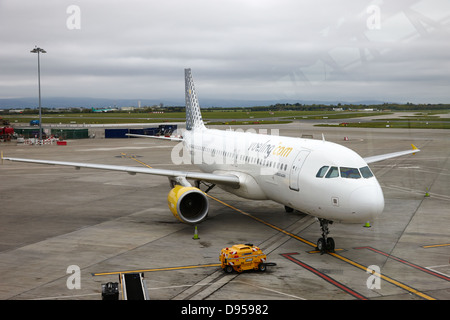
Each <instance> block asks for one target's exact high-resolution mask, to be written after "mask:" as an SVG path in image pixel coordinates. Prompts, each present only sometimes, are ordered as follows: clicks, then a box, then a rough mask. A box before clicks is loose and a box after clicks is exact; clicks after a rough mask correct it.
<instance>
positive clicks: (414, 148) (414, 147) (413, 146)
mask: <svg viewBox="0 0 450 320" xmlns="http://www.w3.org/2000/svg"><path fill="white" fill-rule="evenodd" d="M411 146H412V148H413V150H417V151H420V149H419V148H417V147H416V146H415V145H413V144H412V143H411ZM413 154H415V153H413Z"/></svg>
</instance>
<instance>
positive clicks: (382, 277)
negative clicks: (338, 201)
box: [113, 157, 450, 300]
mask: <svg viewBox="0 0 450 320" xmlns="http://www.w3.org/2000/svg"><path fill="white" fill-rule="evenodd" d="M128 158H130V159H132V160H135V161H137V162H139V163H141V164H142V165H144V166H146V167H149V166H148V165H147V164H145V163H144V162H142V161H139V160H137V159H136V158H131V157H128ZM206 195H207V196H208V197H209V198H211V199H213V200H215V201H217V202H219V203H221V204H223V205H224V206H227V207H229V208H231V209H233V210H235V211H237V212H239V213H241V214H243V215H245V216H247V217H249V218H252V219H254V220H256V221H258V222H261V223H262V224H265V225H266V226H268V227H271V228H273V229H275V230H277V231H279V232H281V233H284V234H286V235H288V236H289V237H292V238H294V239H297V240H299V241H300V242H303V243H305V244H307V245H309V246H312V247H314V248H315V247H316V245H315V244H314V243H312V242H311V241H308V240H306V239H303V238H301V237H299V236H297V235H295V234H293V233H290V232H288V231H286V230H283V229H281V228H279V227H277V226H275V225H273V224H271V223H268V222H266V221H264V220H262V219H260V218H257V217H255V216H253V215H251V214H249V213H247V212H244V211H242V210H240V209H238V208H236V207H234V206H232V205H230V204H228V203H226V202H223V201H221V200H219V199H217V198H215V197H213V196H211V195H209V194H206ZM447 245H450V244H447ZM442 246H443V245H442ZM424 248H425V247H424ZM328 254H329V255H331V256H333V257H335V258H337V259H340V260H342V261H344V262H346V263H348V264H350V265H352V266H354V267H356V268H359V269H362V270H364V271H365V272H367V269H368V268H367V267H366V266H364V265H362V264H359V263H357V262H354V261H352V260H350V259H347V258H345V257H343V256H341V255H339V254H336V253H332V252H328ZM205 266H220V264H217V265H205ZM198 267H199V266H190V267H175V268H164V269H149V270H146V271H163V270H177V269H189V268H198ZM135 272H139V271H135ZM140 272H144V271H140ZM118 273H124V272H115V273H113V274H118ZM372 274H373V275H375V276H378V277H380V278H381V279H383V280H385V281H387V282H389V283H391V284H394V285H396V286H398V287H400V288H402V289H404V290H406V291H409V292H411V293H414V294H415V295H418V296H419V297H422V298H424V299H427V300H436V299H435V298H433V297H431V296H429V295H427V294H425V293H423V292H420V291H418V290H416V289H414V288H412V287H409V286H407V285H405V284H403V283H401V282H399V281H396V280H394V279H392V278H390V277H388V276H385V275H383V274H380V273H377V272H375V271H373V270H372Z"/></svg>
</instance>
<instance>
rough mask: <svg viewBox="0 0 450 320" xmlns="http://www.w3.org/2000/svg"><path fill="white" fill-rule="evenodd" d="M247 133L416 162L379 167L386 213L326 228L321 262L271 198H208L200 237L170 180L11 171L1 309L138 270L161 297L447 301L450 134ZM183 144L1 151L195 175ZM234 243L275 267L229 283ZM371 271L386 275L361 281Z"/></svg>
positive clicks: (18, 166)
mask: <svg viewBox="0 0 450 320" xmlns="http://www.w3.org/2000/svg"><path fill="white" fill-rule="evenodd" d="M223 128H225V127H223ZM227 128H228V127H227ZM250 128H253V129H255V130H256V131H260V130H267V131H268V133H269V134H270V133H271V131H272V130H275V129H276V130H279V134H281V135H288V136H302V135H305V134H306V135H312V136H313V138H315V139H322V134H323V135H324V137H325V139H326V140H329V141H334V142H337V143H340V144H343V145H345V146H347V147H349V148H351V149H353V150H355V151H356V152H358V153H359V154H360V155H362V156H363V157H364V156H372V155H377V154H383V153H388V152H394V151H399V150H406V149H409V148H410V144H411V143H413V144H415V145H416V146H417V147H418V148H420V149H421V152H419V153H417V154H415V155H411V156H405V157H400V158H396V159H392V160H386V161H383V162H378V163H374V164H373V165H371V168H372V170H373V171H374V173H375V175H376V177H377V179H378V180H379V182H380V184H381V186H382V188H383V192H384V195H385V203H386V204H385V209H384V213H383V214H382V216H381V217H380V218H379V219H377V220H376V221H372V222H371V227H370V228H365V227H363V225H345V224H337V223H336V224H333V225H331V227H330V231H331V233H330V236H332V237H333V238H334V239H335V242H336V247H337V250H336V252H335V253H334V254H323V255H321V254H320V253H316V252H314V249H315V248H314V245H313V244H315V243H316V241H317V239H318V238H319V236H320V228H319V224H318V222H317V221H316V220H315V219H314V218H313V217H310V216H307V215H304V214H302V213H299V212H292V213H286V212H285V211H284V208H283V207H282V206H281V205H279V204H277V203H274V202H271V201H249V200H245V199H241V198H238V197H236V196H234V195H231V194H228V193H226V192H224V191H222V190H221V189H220V188H217V187H216V188H214V189H213V190H211V191H210V192H209V194H210V195H211V196H212V197H214V199H213V198H211V199H210V214H209V219H207V220H206V221H205V222H203V223H201V224H199V225H198V236H199V239H196V240H195V239H193V236H194V227H192V226H189V225H186V224H182V223H180V222H178V220H176V219H175V217H173V216H172V214H171V213H170V211H169V209H168V207H167V200H166V199H167V194H168V192H169V190H170V189H169V183H168V180H167V178H164V177H157V176H149V175H135V176H131V175H128V174H126V173H118V172H109V171H100V170H91V169H82V170H74V169H72V168H68V167H56V166H44V165H37V164H36V165H35V164H26V163H13V162H9V161H5V163H4V164H3V165H1V166H0V181H1V184H0V199H1V210H0V299H2V300H29V299H44V300H53V299H60V300H63V299H64V300H100V299H101V298H102V297H101V284H103V283H107V282H118V281H119V278H118V275H117V274H109V275H93V274H98V273H110V272H113V273H114V272H124V271H133V270H145V272H144V274H145V279H146V284H147V288H148V292H149V296H150V298H151V299H153V300H201V299H207V300H353V299H387V300H411V299H419V300H424V299H425V300H427V299H439V300H447V299H450V281H449V280H450V261H449V258H450V233H449V230H450V222H449V220H450V219H449V216H450V209H449V208H450V206H449V204H450V194H449V192H448V190H449V189H450V188H449V187H450V185H449V184H450V182H449V181H450V179H449V177H450V162H449V156H450V139H449V138H448V131H445V130H406V129H357V128H318V127H313V126H312V124H305V123H299V122H294V123H292V124H287V125H279V126H272V125H271V126H267V127H264V126H254V127H250V126H249V127H242V128H241V129H242V130H248V129H250ZM274 132H275V131H274ZM97 136H101V135H97ZM344 138H348V140H346V139H345V140H344ZM175 145H176V142H168V141H157V140H151V139H101V138H97V139H89V140H70V141H68V143H67V146H56V145H44V146H30V145H16V143H15V142H10V143H2V144H0V149H1V150H2V151H3V152H4V154H5V155H7V156H10V157H23V158H34V159H49V160H61V161H78V162H91V163H103V164H115V165H129V166H142V165H143V163H144V164H147V165H150V166H152V167H154V168H165V169H179V170H182V169H184V170H197V169H196V168H195V167H194V166H192V165H175V164H173V163H172V161H171V152H172V149H173V146H175ZM136 160H139V161H140V162H137V161H136ZM427 191H428V193H429V195H430V196H429V197H426V196H425V195H426V192H427ZM215 199H217V200H220V202H219V201H217V200H215ZM224 203H226V204H227V205H224ZM236 209H237V210H236ZM243 213H245V214H243ZM237 243H253V244H255V245H258V246H260V247H261V248H262V249H263V251H264V252H265V253H266V254H267V255H268V261H269V262H274V263H276V266H272V267H268V270H267V271H266V272H265V273H260V272H243V273H240V274H238V273H232V274H224V273H223V271H222V270H221V269H220V267H218V266H217V265H216V264H218V263H219V253H220V250H221V249H222V248H224V247H227V246H231V245H233V244H237ZM211 265H212V266H211ZM192 266H193V267H192ZM369 266H371V268H372V269H373V270H376V271H378V272H379V273H376V274H371V273H369V272H367V270H366V269H367V267H369ZM187 267H189V268H187ZM169 268H170V269H169ZM73 270H75V272H74V271H73ZM76 270H80V273H79V277H77V275H78V274H77V272H76ZM78 280H80V281H79V282H78Z"/></svg>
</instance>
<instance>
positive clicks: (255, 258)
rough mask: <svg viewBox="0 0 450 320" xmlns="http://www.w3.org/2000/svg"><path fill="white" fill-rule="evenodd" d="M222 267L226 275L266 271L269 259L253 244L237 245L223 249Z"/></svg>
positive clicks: (221, 255) (221, 253)
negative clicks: (248, 271) (234, 272)
mask: <svg viewBox="0 0 450 320" xmlns="http://www.w3.org/2000/svg"><path fill="white" fill-rule="evenodd" d="M219 259H220V262H221V267H222V269H223V270H224V271H225V272H226V273H231V272H233V270H234V271H237V272H242V271H244V270H259V271H263V272H264V271H266V268H267V266H268V265H275V264H274V263H271V264H268V263H266V260H267V257H266V255H265V254H264V253H263V252H262V251H261V249H260V248H258V247H256V246H254V245H253V244H235V245H234V246H232V247H230V248H223V249H222V251H221V252H220V256H219Z"/></svg>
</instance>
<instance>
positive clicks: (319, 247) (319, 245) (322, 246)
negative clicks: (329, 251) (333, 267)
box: [317, 238, 325, 252]
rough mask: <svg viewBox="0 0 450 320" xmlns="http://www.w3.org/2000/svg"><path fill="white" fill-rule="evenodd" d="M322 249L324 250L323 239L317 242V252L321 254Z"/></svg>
mask: <svg viewBox="0 0 450 320" xmlns="http://www.w3.org/2000/svg"><path fill="white" fill-rule="evenodd" d="M324 249H325V239H324V238H319V240H317V250H319V251H321V252H323V251H324Z"/></svg>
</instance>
